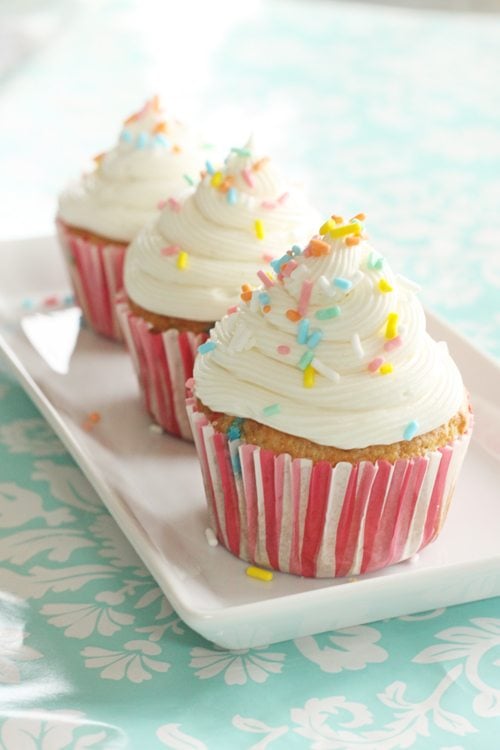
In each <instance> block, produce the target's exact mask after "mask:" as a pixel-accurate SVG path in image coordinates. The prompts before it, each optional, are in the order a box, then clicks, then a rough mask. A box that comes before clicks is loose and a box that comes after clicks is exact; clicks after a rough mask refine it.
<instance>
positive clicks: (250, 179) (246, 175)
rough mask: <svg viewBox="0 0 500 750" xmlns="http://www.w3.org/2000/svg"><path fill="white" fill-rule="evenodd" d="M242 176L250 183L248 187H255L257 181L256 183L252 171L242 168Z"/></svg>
mask: <svg viewBox="0 0 500 750" xmlns="http://www.w3.org/2000/svg"><path fill="white" fill-rule="evenodd" d="M241 176H242V177H243V179H244V180H245V182H246V184H247V185H248V187H250V188H253V187H254V185H255V183H254V181H253V177H252V175H251V174H250V172H249V171H248V169H242V170H241Z"/></svg>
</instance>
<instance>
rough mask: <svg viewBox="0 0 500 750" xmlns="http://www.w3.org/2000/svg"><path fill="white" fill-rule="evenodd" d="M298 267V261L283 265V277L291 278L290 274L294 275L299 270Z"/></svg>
mask: <svg viewBox="0 0 500 750" xmlns="http://www.w3.org/2000/svg"><path fill="white" fill-rule="evenodd" d="M298 265H299V264H298V263H297V261H295V260H289V261H288V263H285V264H284V265H283V271H282V275H283V276H290V274H291V273H292V271H295V269H296V268H297V266H298Z"/></svg>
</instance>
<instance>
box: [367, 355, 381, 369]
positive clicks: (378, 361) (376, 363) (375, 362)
mask: <svg viewBox="0 0 500 750" xmlns="http://www.w3.org/2000/svg"><path fill="white" fill-rule="evenodd" d="M383 361H384V358H383V357H376V358H375V359H372V361H371V362H370V364H369V365H368V369H369V370H370V372H376V371H377V370H378V368H379V367H380V365H381V364H382V363H383Z"/></svg>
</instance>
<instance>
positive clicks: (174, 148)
mask: <svg viewBox="0 0 500 750" xmlns="http://www.w3.org/2000/svg"><path fill="white" fill-rule="evenodd" d="M172 151H173V152H174V154H180V153H181V151H182V148H181V147H180V146H178V145H177V143H176V144H175V146H172Z"/></svg>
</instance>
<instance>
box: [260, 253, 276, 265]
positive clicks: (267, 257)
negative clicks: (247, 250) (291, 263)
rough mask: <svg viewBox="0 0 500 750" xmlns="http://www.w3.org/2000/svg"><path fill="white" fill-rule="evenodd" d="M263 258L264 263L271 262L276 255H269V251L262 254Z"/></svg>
mask: <svg viewBox="0 0 500 750" xmlns="http://www.w3.org/2000/svg"><path fill="white" fill-rule="evenodd" d="M262 260H263V261H264V263H270V262H271V261H272V260H274V255H269V253H264V255H263V256H262Z"/></svg>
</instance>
